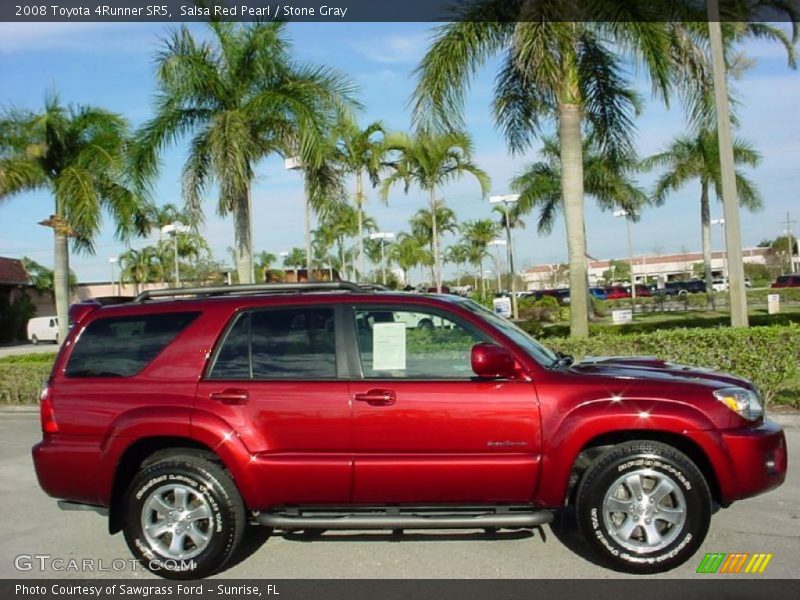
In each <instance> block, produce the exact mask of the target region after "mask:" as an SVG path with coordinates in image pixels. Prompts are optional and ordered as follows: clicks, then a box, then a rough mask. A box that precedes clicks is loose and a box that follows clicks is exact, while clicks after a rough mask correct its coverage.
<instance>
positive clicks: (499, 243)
mask: <svg viewBox="0 0 800 600" xmlns="http://www.w3.org/2000/svg"><path fill="white" fill-rule="evenodd" d="M487 245H489V246H494V247H496V248H499V247H501V246H508V242H506V240H492V241H491V242H489V243H488V244H487ZM494 264H495V271H496V275H497V291H498V292H499V291H500V286H501V285H502V283H501V282H500V256H499V252H498V254H495V256H494Z"/></svg>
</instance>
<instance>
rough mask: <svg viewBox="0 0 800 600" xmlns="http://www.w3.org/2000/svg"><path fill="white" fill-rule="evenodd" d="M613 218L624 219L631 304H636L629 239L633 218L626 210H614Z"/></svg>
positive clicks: (631, 242)
mask: <svg viewBox="0 0 800 600" xmlns="http://www.w3.org/2000/svg"><path fill="white" fill-rule="evenodd" d="M614 216H615V217H617V218H620V217H624V218H625V227H626V229H627V233H628V260H629V261H630V265H631V304H635V303H636V274H635V273H634V272H633V268H634V261H633V241H632V238H631V217H633V216H634V215H633V213H630V212H628V211H627V210H615V211H614Z"/></svg>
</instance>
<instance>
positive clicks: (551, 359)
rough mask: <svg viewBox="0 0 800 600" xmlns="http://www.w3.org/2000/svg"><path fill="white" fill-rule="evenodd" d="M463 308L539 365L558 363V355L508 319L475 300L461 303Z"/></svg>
mask: <svg viewBox="0 0 800 600" xmlns="http://www.w3.org/2000/svg"><path fill="white" fill-rule="evenodd" d="M461 306H463V307H464V308H466V309H467V310H469V311H471V312H473V313H475V314H477V315H479V316H481V317H482V318H484V319H486V320H487V321H489V323H491V324H492V325H494V326H495V327H496V328H497V329H499V330H500V331H502V332H503V333H504V334H505V335H507V336H508V337H510V338H511V339H512V340H513V341H514V343H515V344H517V345H518V346H519V347H521V348H522V349H523V350H525V352H527V353H528V355H529V356H531V357H532V358H533V359H534V360H535V361H537V362H538V363H539V364H541V365H543V366H550V365H553V364H555V363H556V362H557V361H558V355H557V354H556V353H555V352H553V351H552V350H550V349H549V348H546V347H545V346H542V345H541V344H540V343H539V342H537V341H536V340H535V339H534V338H533V337H531V336H530V335H529V334H527V333H525V332H524V331H523V330H522V329H520V328H519V327H517V326H516V325H514V323H512V322H511V321H509V320H508V319H506V318H504V317H501V316H499V315H496V314H494V313H493V312H492V311H491V310H489V309H488V308H486V307H485V306H481V305H480V304H478V303H477V302H474V301H473V300H464V301H462V302H461Z"/></svg>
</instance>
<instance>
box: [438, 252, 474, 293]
mask: <svg viewBox="0 0 800 600" xmlns="http://www.w3.org/2000/svg"><path fill="white" fill-rule="evenodd" d="M469 258H470V248H469V246H468V245H467V244H465V243H463V242H462V243H460V244H453V245H452V246H450V247H449V248H447V250H445V253H444V259H445V261H447V262H449V263H452V264H454V265H455V267H456V285H458V286H459V287H460V286H461V265H463V264H466V263H468V262H469Z"/></svg>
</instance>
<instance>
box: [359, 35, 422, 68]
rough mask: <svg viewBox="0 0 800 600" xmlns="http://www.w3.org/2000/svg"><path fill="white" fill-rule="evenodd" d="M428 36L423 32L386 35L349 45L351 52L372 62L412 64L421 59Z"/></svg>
mask: <svg viewBox="0 0 800 600" xmlns="http://www.w3.org/2000/svg"><path fill="white" fill-rule="evenodd" d="M428 38H429V34H428V33H427V32H424V31H420V32H416V33H409V34H405V35H400V34H396V35H386V36H373V37H370V38H365V39H362V40H359V41H358V42H355V43H353V44H351V47H352V48H353V50H355V51H356V52H358V53H359V54H361V55H362V56H364V57H366V58H367V59H369V60H371V61H373V62H379V63H384V64H412V63H417V62H419V60H420V59H421V58H422V55H423V54H424V53H425V50H426V48H427V47H428V41H429V39H428Z"/></svg>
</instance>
